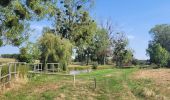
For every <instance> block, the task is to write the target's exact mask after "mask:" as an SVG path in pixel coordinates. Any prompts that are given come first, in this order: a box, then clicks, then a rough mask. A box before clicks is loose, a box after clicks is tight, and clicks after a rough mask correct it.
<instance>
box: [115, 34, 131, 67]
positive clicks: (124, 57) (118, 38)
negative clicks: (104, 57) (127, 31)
mask: <svg viewBox="0 0 170 100" xmlns="http://www.w3.org/2000/svg"><path fill="white" fill-rule="evenodd" d="M112 41H113V43H112V45H113V60H114V61H115V62H116V65H117V66H119V67H122V66H123V64H124V63H127V62H129V61H130V60H132V58H133V54H132V52H131V51H129V50H128V49H127V45H128V39H127V38H126V36H125V35H124V33H117V35H115V36H114V38H113V40H112Z"/></svg>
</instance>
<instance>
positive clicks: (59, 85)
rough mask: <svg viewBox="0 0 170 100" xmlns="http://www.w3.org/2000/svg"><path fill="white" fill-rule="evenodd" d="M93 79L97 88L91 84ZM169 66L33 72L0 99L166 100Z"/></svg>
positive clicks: (168, 90) (169, 89) (169, 82)
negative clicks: (76, 72) (74, 72)
mask: <svg viewBox="0 0 170 100" xmlns="http://www.w3.org/2000/svg"><path fill="white" fill-rule="evenodd" d="M94 77H95V78H96V82H97V83H96V89H95V87H94ZM169 78H170V70H169V69H149V70H148V69H147V70H146V69H137V68H131V69H116V68H114V69H105V70H97V71H93V72H91V73H86V74H80V75H78V76H76V81H75V86H74V82H73V76H59V75H35V76H34V77H32V78H30V79H29V81H28V83H27V84H23V85H22V86H21V87H19V88H13V89H11V90H10V91H8V92H6V93H4V94H2V95H1V96H0V99H1V100H169V99H170V96H169V94H170V80H169Z"/></svg>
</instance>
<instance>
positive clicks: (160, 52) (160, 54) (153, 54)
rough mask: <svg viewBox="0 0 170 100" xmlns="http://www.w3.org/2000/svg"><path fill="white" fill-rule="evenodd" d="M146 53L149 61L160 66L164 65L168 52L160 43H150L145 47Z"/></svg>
mask: <svg viewBox="0 0 170 100" xmlns="http://www.w3.org/2000/svg"><path fill="white" fill-rule="evenodd" d="M147 54H148V55H149V57H150V62H151V63H155V64H157V65H158V66H160V67H166V66H167V64H168V60H169V52H168V51H167V50H166V49H165V48H163V47H162V46H161V45H160V44H157V43H156V44H155V43H150V44H149V47H148V49H147Z"/></svg>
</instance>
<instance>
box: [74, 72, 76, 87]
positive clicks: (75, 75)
mask: <svg viewBox="0 0 170 100" xmlns="http://www.w3.org/2000/svg"><path fill="white" fill-rule="evenodd" d="M73 81H74V87H75V83H76V75H75V74H74V77H73Z"/></svg>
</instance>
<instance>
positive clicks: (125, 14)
mask: <svg viewBox="0 0 170 100" xmlns="http://www.w3.org/2000/svg"><path fill="white" fill-rule="evenodd" d="M91 15H92V18H94V19H95V20H96V21H97V22H101V21H103V20H107V19H109V20H111V21H112V23H113V24H115V25H117V28H118V29H119V30H121V31H124V32H125V33H126V35H127V37H128V38H129V41H130V44H129V47H130V48H132V49H133V50H134V51H135V54H134V55H135V57H136V58H138V59H147V58H148V57H147V56H146V52H145V51H146V48H147V46H148V41H149V40H150V39H151V38H150V35H149V33H148V32H149V30H150V29H151V28H152V27H154V26H155V25H157V24H170V0H96V2H95V5H94V7H93V8H92V10H91ZM50 25H51V23H50V22H48V21H47V20H43V21H40V22H31V28H35V31H34V32H33V33H32V35H31V37H30V40H31V41H36V39H37V38H38V37H39V36H41V30H42V28H43V27H44V26H50ZM18 52H19V49H18V48H17V47H12V46H5V47H0V54H4V53H18Z"/></svg>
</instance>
